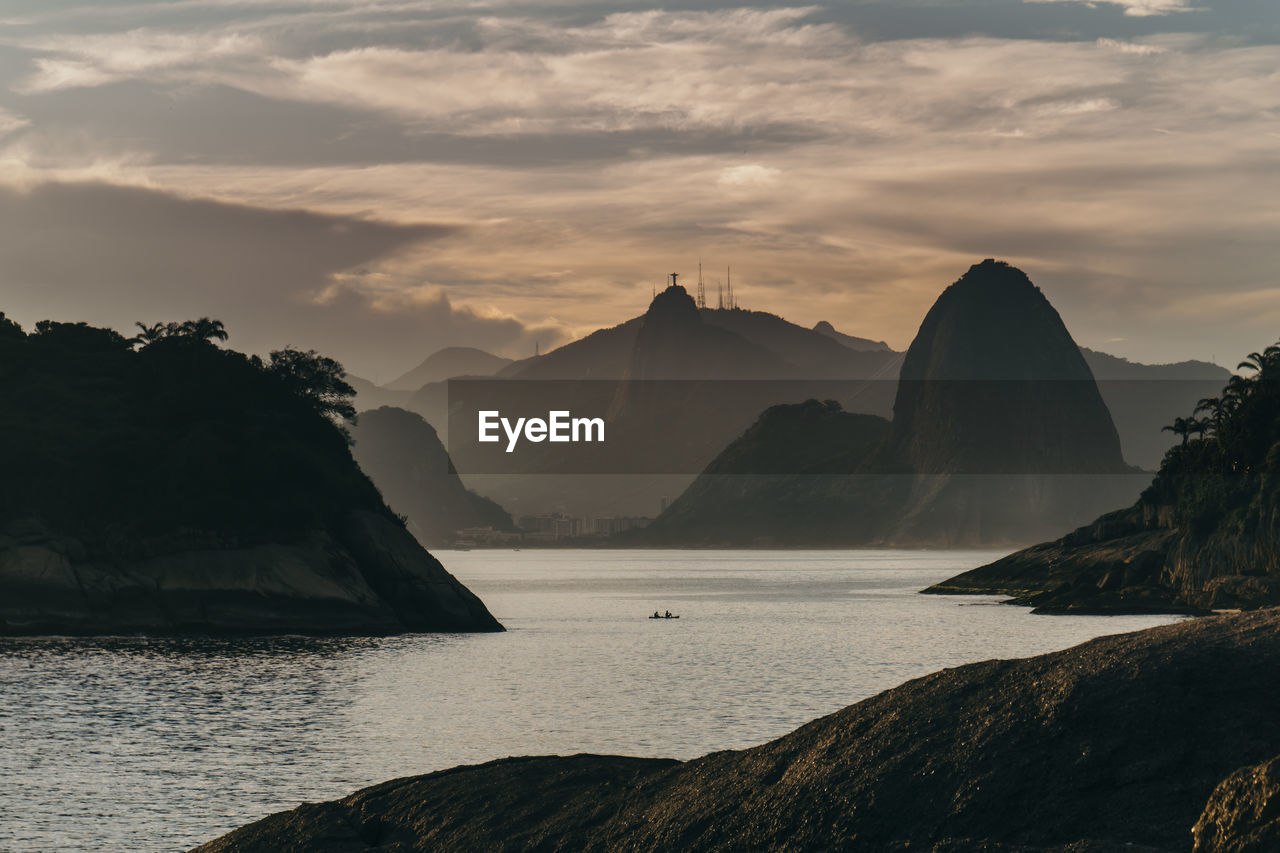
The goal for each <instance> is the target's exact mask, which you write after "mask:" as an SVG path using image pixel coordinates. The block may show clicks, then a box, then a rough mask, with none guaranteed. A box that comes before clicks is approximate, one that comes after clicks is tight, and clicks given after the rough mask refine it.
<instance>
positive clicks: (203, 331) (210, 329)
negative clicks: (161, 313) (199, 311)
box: [165, 317, 230, 343]
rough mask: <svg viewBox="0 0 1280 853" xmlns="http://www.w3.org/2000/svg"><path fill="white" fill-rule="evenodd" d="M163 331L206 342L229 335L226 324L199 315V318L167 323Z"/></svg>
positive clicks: (220, 339)
mask: <svg viewBox="0 0 1280 853" xmlns="http://www.w3.org/2000/svg"><path fill="white" fill-rule="evenodd" d="M165 331H166V333H167V334H168V335H173V336H181V337H184V338H193V339H195V340H198V341H205V342H206V343H212V342H213V341H215V340H217V341H225V340H226V339H227V338H228V337H230V335H228V334H227V328H226V326H224V325H223V324H222V321H221V320H210V319H209V318H208V317H201V318H200V319H199V320H187V321H186V322H183V323H169V324H168V325H167V326H166V327H165Z"/></svg>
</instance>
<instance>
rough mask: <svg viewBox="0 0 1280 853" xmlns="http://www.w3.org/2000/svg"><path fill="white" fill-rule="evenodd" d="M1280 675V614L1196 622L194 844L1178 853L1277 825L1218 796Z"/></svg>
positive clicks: (303, 814) (305, 813)
mask: <svg viewBox="0 0 1280 853" xmlns="http://www.w3.org/2000/svg"><path fill="white" fill-rule="evenodd" d="M762 630H767V629H766V628H764V627H763V626H762ZM1277 668H1280V611H1274V610H1273V611H1267V612H1262V613H1247V614H1235V615H1231V616H1222V617H1210V618H1206V619H1195V620H1190V621H1185V622H1181V623H1178V624H1174V625H1165V626H1162V627H1159V628H1151V629H1148V630H1146V631H1139V632H1136V633H1131V634H1121V635H1115V636H1109V637H1101V638H1099V639H1096V640H1092V641H1090V642H1088V643H1084V644H1083V645H1079V646H1076V647H1074V648H1070V649H1066V650H1064V651H1058V652H1052V653H1050V654H1046V655H1041V656H1038V657H1032V658H1024V659H1020V660H989V661H983V662H981V663H973V664H968V665H966V666H960V667H956V668H953V669H946V670H943V671H941V672H935V673H933V674H931V675H926V676H924V677H923V678H917V679H914V680H911V681H908V682H906V683H905V684H903V685H901V686H899V687H895V688H893V689H892V690H889V691H886V692H884V693H881V694H879V695H877V696H873V697H871V698H869V699H866V700H864V701H861V702H858V703H857V704H854V705H850V706H849V707H847V708H845V709H843V710H841V711H837V712H836V713H834V714H831V715H829V716H826V717H822V718H820V719H818V720H814V721H813V722H811V723H809V724H807V725H805V726H802V727H800V728H799V729H796V730H795V731H794V732H791V733H790V734H788V735H785V736H783V737H781V738H778V739H777V740H774V741H770V742H769V743H765V744H763V745H761V746H757V747H754V748H751V749H744V750H723V751H720V752H713V753H711V754H710V755H706V756H703V757H701V758H697V759H694V760H692V761H686V762H678V761H673V760H670V759H662V758H648V759H646V758H624V757H620V756H605V755H573V756H563V757H561V756H540V757H525V758H504V759H500V760H497V761H491V762H488V763H486V764H480V765H475V766H470V767H455V768H452V769H449V770H444V771H441V772H438V773H431V774H427V775H424V776H416V777H409V778H403V779H397V780H394V781H390V782H384V783H383V784H381V785H376V786H373V787H371V788H366V789H364V790H362V791H359V792H357V793H354V794H352V795H350V796H348V797H345V798H343V799H340V800H335V801H331V802H327V803H320V804H315V803H308V804H306V805H301V806H298V807H297V808H295V809H293V810H291V811H287V812H280V813H278V814H275V815H272V816H270V817H267V818H264V819H262V820H260V821H258V822H256V823H253V824H249V825H247V826H245V827H242V828H240V829H237V830H235V831H234V832H231V833H229V834H228V835H226V836H224V837H222V838H220V839H218V840H215V841H212V842H210V843H208V844H206V845H204V846H202V847H199V848H196V850H197V853H232V851H234V853H260V851H261V853H266V851H277V850H299V851H301V850H325V851H328V853H348V851H350V853H355V851H365V850H369V849H370V847H371V845H376V846H377V847H380V848H382V849H387V850H497V851H516V850H533V849H537V850H563V851H567V850H573V851H608V850H629V851H657V850H681V851H692V853H708V851H738V850H779V851H806V850H813V851H816V850H842V851H890V850H899V851H901V850H922V851H923V850H928V851H937V852H938V853H962V851H979V850H981V851H993V853H1032V851H1041V852H1042V853H1047V851H1051V850H1052V851H1063V853H1065V851H1078V853H1085V851H1093V853H1106V852H1107V851H1116V853H1118V852H1119V851H1126V850H1127V851H1148V853H1154V851H1171V850H1187V849H1189V847H1190V844H1191V840H1192V839H1191V830H1192V826H1193V825H1198V827H1199V828H1200V832H1199V839H1198V841H1199V840H1202V841H1204V842H1206V843H1207V842H1209V841H1210V840H1211V839H1212V838H1214V837H1215V833H1214V829H1215V828H1217V827H1222V829H1224V830H1227V832H1229V836H1228V837H1233V838H1239V839H1241V840H1244V839H1246V838H1249V837H1250V836H1251V835H1252V831H1253V830H1256V829H1259V828H1263V827H1265V825H1266V824H1267V822H1269V821H1270V822H1274V820H1275V808H1274V805H1275V801H1274V799H1272V800H1271V804H1270V806H1269V807H1265V808H1264V807H1261V806H1263V802H1262V801H1260V800H1259V799H1258V795H1259V794H1261V793H1263V791H1264V790H1265V788H1264V786H1263V785H1257V784H1256V783H1255V785H1253V786H1251V787H1252V790H1251V791H1250V793H1253V795H1254V796H1253V798H1252V800H1251V802H1252V803H1256V804H1257V805H1258V806H1259V808H1257V809H1256V810H1250V809H1248V808H1247V806H1248V805H1249V802H1248V801H1247V802H1245V803H1240V802H1239V801H1237V802H1233V803H1224V802H1223V801H1222V800H1221V799H1220V796H1221V792H1222V789H1221V788H1219V789H1218V791H1219V792H1220V793H1219V794H1215V786H1218V784H1219V783H1220V782H1222V781H1223V780H1224V779H1226V778H1228V777H1229V776H1230V777H1232V779H1233V780H1234V779H1239V776H1237V775H1236V774H1237V771H1238V770H1240V769H1241V768H1243V767H1246V766H1250V765H1256V764H1258V762H1261V761H1266V760H1268V759H1271V758H1274V757H1275V756H1276V755H1277V754H1280V718H1278V717H1277V715H1276V713H1275V708H1276V706H1277V703H1278V702H1280V681H1277V680H1276V679H1275V678H1272V677H1270V676H1269V675H1268V673H1274V672H1276V671H1277ZM1273 773H1274V771H1273ZM1273 778H1274V777H1273ZM1273 778H1272V780H1260V781H1269V782H1270V785H1271V788H1272V790H1274V784H1275V783H1274V781H1273ZM1235 784H1237V785H1238V784H1239V783H1238V782H1237V783H1235ZM1260 789H1261V790H1260ZM1227 790H1228V791H1230V790H1232V789H1231V788H1230V787H1228V789H1227ZM1211 797H1212V798H1213V799H1212V801H1211ZM1207 802H1208V803H1209V808H1206V803H1207ZM1224 806H1225V807H1224ZM1242 806H1244V807H1245V808H1241V807H1242ZM1236 810H1239V813H1237V811H1236ZM1202 815H1203V816H1202ZM1197 818H1199V820H1197ZM1227 818H1234V819H1233V820H1231V821H1230V823H1228V822H1227V820H1226V819H1227ZM1223 835H1227V833H1223ZM1270 837H1272V838H1274V837H1275V835H1274V827H1273V830H1272V835H1271V836H1270ZM1196 849H1197V850H1199V851H1203V853H1209V851H1211V850H1213V851H1225V850H1240V851H1243V850H1258V851H1261V850H1264V849H1266V850H1269V849H1273V848H1272V847H1269V846H1256V847H1246V846H1240V847H1210V846H1197V848H1196Z"/></svg>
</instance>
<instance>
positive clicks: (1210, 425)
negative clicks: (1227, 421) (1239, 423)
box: [1192, 397, 1227, 432]
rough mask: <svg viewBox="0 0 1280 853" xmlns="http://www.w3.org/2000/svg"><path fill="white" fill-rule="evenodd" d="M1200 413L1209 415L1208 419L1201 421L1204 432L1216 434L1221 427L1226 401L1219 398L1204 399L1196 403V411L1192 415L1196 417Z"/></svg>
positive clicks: (1225, 410)
mask: <svg viewBox="0 0 1280 853" xmlns="http://www.w3.org/2000/svg"><path fill="white" fill-rule="evenodd" d="M1201 412H1208V413H1209V417H1207V418H1205V419H1204V421H1203V423H1204V425H1205V432H1208V431H1209V430H1213V431H1214V432H1217V431H1218V428H1219V427H1220V426H1222V418H1223V415H1225V414H1226V412H1227V404H1226V401H1225V400H1223V399H1222V398H1221V397H1205V398H1204V399H1202V400H1201V401H1200V402H1198V403H1196V409H1195V411H1194V412H1192V414H1193V415H1198V414H1200V413H1201Z"/></svg>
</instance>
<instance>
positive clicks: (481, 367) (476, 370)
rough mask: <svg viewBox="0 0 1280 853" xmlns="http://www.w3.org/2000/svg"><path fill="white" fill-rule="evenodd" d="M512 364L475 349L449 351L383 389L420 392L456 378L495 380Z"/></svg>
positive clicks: (434, 357)
mask: <svg viewBox="0 0 1280 853" xmlns="http://www.w3.org/2000/svg"><path fill="white" fill-rule="evenodd" d="M510 363H511V359H509V358H502V357H501V356H496V355H493V354H491V353H487V352H485V351H484V350H482V349H476V348H475V347H445V348H444V349H442V350H436V351H435V352H434V353H432V354H431V355H429V356H427V358H426V359H425V360H424V361H423V362H422V364H419V365H418V366H417V367H415V368H414V369H413V370H410V371H409V372H408V373H405V374H404V375H403V376H400V377H399V378H397V379H393V380H392V381H390V382H388V383H386V384H385V385H383V386H382V387H383V388H385V389H386V390H388V391H417V390H418V389H419V388H421V387H422V386H423V385H426V384H427V383H429V382H443V381H444V380H446V379H452V378H453V377H455V376H492V375H493V374H495V373H497V372H498V371H499V370H501V369H502V368H504V367H506V366H507V365H508V364H510Z"/></svg>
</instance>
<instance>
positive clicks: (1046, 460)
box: [893, 260, 1128, 474]
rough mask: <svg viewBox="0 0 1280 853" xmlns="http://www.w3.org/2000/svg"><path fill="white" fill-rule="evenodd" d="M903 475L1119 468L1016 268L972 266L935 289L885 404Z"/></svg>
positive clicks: (1089, 379)
mask: <svg viewBox="0 0 1280 853" xmlns="http://www.w3.org/2000/svg"><path fill="white" fill-rule="evenodd" d="M893 428H894V442H895V446H896V450H897V452H898V453H900V454H901V455H902V458H903V459H904V461H906V462H907V463H908V464H909V465H910V466H911V467H912V468H913V469H914V470H916V471H920V472H928V473H932V472H946V473H952V472H954V473H962V474H992V473H1018V474H1021V473H1034V474H1039V473H1064V474H1096V473H1123V472H1127V470H1128V469H1127V467H1126V466H1125V464H1124V460H1123V457H1122V456H1121V453H1120V437H1119V435H1118V434H1117V433H1116V428H1115V425H1114V424H1113V423H1112V422H1111V416H1110V413H1109V412H1108V410H1107V407H1106V404H1105V403H1103V401H1102V396H1101V395H1100V394H1099V393H1098V387H1097V385H1096V384H1095V382H1094V378H1093V374H1092V373H1091V372H1090V370H1089V366H1088V364H1086V363H1085V360H1084V357H1083V355H1082V354H1081V353H1080V349H1079V347H1077V346H1076V343H1075V341H1073V340H1072V339H1071V334H1070V333H1069V332H1068V331H1067V327H1066V326H1065V325H1064V324H1063V322H1062V318H1061V317H1059V316H1058V312H1057V311H1055V310H1054V309H1053V306H1052V305H1050V304H1049V300H1048V299H1046V298H1045V296H1044V294H1043V293H1041V292H1040V289H1039V288H1038V287H1036V286H1035V285H1034V284H1032V283H1031V280H1030V279H1029V278H1027V276H1026V274H1025V273H1023V272H1022V271H1021V270H1019V269H1016V268H1014V267H1011V266H1009V265H1007V264H1004V263H1001V262H999V261H995V260H986V261H983V262H982V263H980V264H975V265H974V266H973V267H971V268H970V269H969V271H968V272H967V273H965V274H964V275H963V276H961V278H960V279H959V280H958V281H956V282H955V283H954V284H952V285H951V286H950V287H948V288H947V289H946V290H944V291H943V292H942V295H941V296H939V297H938V299H937V301H936V302H935V303H934V304H933V307H932V308H930V309H929V312H928V313H927V314H926V315H925V318H924V321H923V322H922V323H921V324H920V330H919V331H918V332H917V333H916V337H915V340H913V341H912V342H911V346H910V347H909V348H908V349H907V354H906V357H905V358H904V359H903V363H902V371H901V373H900V375H899V381H898V395H897V399H896V400H895V401H894V404H893Z"/></svg>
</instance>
